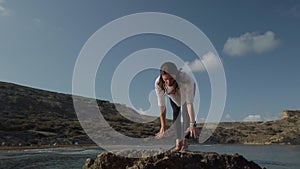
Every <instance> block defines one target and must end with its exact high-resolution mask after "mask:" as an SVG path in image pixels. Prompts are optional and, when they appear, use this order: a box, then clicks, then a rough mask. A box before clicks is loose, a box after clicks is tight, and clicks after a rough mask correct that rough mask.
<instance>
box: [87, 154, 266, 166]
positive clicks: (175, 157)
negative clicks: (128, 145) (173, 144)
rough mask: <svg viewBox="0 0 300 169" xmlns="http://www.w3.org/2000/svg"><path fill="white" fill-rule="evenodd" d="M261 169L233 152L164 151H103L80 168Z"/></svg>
mask: <svg viewBox="0 0 300 169" xmlns="http://www.w3.org/2000/svg"><path fill="white" fill-rule="evenodd" d="M131 153H132V152H131ZM125 168H126V169H157V168H160V169H167V168H169V169H196V168H197V169H261V167H260V166H259V165H258V164H256V163H254V162H252V161H248V160H246V159H245V158H244V157H243V156H241V155H238V154H234V155H227V154H221V155H220V154H217V153H213V152H178V153H170V152H165V153H161V154H158V155H154V156H149V157H145V158H129V157H126V156H119V155H116V154H115V153H110V152H103V153H101V154H99V155H98V156H97V158H96V159H95V160H94V159H91V158H88V159H87V160H86V163H85V164H84V165H83V167H82V169H125Z"/></svg>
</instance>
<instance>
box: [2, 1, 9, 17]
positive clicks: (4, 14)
mask: <svg viewBox="0 0 300 169" xmlns="http://www.w3.org/2000/svg"><path fill="white" fill-rule="evenodd" d="M4 3H5V1H4V0H0V16H9V14H10V10H9V9H7V8H5V7H4V6H3V4H4Z"/></svg>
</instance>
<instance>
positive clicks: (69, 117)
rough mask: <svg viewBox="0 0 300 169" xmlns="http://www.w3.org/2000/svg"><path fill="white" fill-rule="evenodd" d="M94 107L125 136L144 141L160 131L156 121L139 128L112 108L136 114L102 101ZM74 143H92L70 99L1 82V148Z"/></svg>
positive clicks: (62, 95) (121, 106) (120, 106)
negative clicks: (144, 138) (143, 139)
mask: <svg viewBox="0 0 300 169" xmlns="http://www.w3.org/2000/svg"><path fill="white" fill-rule="evenodd" d="M97 103H98V106H99V108H100V109H101V112H102V115H103V116H104V118H105V119H106V120H107V121H108V122H109V124H110V125H111V126H112V127H113V128H114V129H115V130H117V131H119V132H121V133H123V134H125V135H127V136H131V137H143V136H147V135H153V133H155V132H157V131H158V130H159V120H158V119H157V120H155V121H154V122H151V123H149V124H144V125H140V124H138V123H133V122H132V121H130V120H128V119H126V118H124V117H123V116H122V115H120V113H119V112H118V111H117V110H116V107H115V106H118V110H121V111H124V112H125V113H127V114H132V113H136V112H134V111H133V110H132V109H130V108H128V107H125V106H124V105H120V104H112V103H110V102H108V101H104V100H97ZM124 112H122V113H124ZM155 123H156V124H155ZM120 124H122V125H120ZM77 143H79V144H93V141H92V140H90V139H89V137H88V136H87V135H86V134H85V132H84V130H83V129H82V127H81V125H80V123H79V121H78V119H77V115H76V113H75V110H74V106H73V100H72V97H71V95H67V94H61V93H56V92H49V91H44V90H39V89H33V88H29V87H24V86H20V85H16V84H11V83H4V82H0V146H1V145H2V146H19V145H20V146H29V145H56V144H58V145H70V144H77Z"/></svg>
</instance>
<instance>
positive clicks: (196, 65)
mask: <svg viewBox="0 0 300 169" xmlns="http://www.w3.org/2000/svg"><path fill="white" fill-rule="evenodd" d="M204 65H205V66H206V67H209V68H210V69H216V68H219V67H220V66H221V65H220V61H219V59H218V57H217V56H216V55H215V54H214V53H213V52H208V53H206V54H205V55H203V57H202V59H196V60H194V61H193V62H186V63H185V65H184V66H183V68H182V69H183V70H184V71H192V72H204V71H206V68H205V66H204Z"/></svg>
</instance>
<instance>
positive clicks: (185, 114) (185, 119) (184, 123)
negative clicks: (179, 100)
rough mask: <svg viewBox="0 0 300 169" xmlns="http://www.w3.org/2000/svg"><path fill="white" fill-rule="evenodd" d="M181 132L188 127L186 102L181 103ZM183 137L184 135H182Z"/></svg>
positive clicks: (188, 119) (188, 118)
mask: <svg viewBox="0 0 300 169" xmlns="http://www.w3.org/2000/svg"><path fill="white" fill-rule="evenodd" d="M181 113H182V119H183V126H182V128H183V133H185V131H186V130H187V129H188V128H189V127H190V117H189V113H188V111H187V107H186V103H184V104H183V105H182V112H181ZM183 137H184V136H183Z"/></svg>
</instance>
